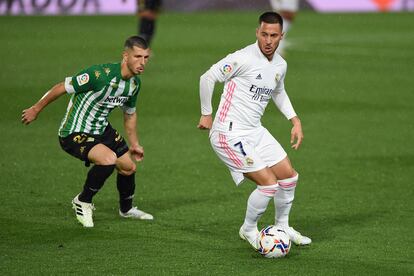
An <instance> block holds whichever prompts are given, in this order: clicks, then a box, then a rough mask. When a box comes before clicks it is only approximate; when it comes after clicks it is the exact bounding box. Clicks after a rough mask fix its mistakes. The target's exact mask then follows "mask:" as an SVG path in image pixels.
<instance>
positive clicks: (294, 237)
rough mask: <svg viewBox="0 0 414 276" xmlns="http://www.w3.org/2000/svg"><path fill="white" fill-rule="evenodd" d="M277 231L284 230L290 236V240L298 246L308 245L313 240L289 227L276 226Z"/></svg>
mask: <svg viewBox="0 0 414 276" xmlns="http://www.w3.org/2000/svg"><path fill="white" fill-rule="evenodd" d="M276 228H277V229H282V230H283V231H285V232H286V234H288V236H289V239H290V240H291V241H292V242H293V243H294V244H296V245H308V244H310V243H311V242H312V240H311V239H310V238H308V237H306V236H303V235H302V234H301V233H299V232H298V231H296V230H295V229H293V227H289V226H276Z"/></svg>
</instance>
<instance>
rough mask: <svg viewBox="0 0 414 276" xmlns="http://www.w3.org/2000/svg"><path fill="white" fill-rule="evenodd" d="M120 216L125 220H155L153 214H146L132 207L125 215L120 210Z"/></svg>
mask: <svg viewBox="0 0 414 276" xmlns="http://www.w3.org/2000/svg"><path fill="white" fill-rule="evenodd" d="M119 215H120V216H121V217H123V218H134V219H142V220H153V219H154V217H153V216H152V215H151V214H148V213H145V212H144V211H141V210H139V209H138V208H137V207H132V208H131V209H129V211H128V212H126V213H123V212H121V210H119Z"/></svg>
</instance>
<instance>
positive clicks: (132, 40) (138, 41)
mask: <svg viewBox="0 0 414 276" xmlns="http://www.w3.org/2000/svg"><path fill="white" fill-rule="evenodd" d="M134 46H137V47H139V48H141V49H144V50H145V49H147V48H148V43H147V41H146V40H145V39H144V38H142V37H140V36H138V35H134V36H130V37H128V38H127V40H125V44H124V47H125V49H127V48H128V49H132V48H133V47H134Z"/></svg>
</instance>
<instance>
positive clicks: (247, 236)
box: [239, 226, 259, 250]
mask: <svg viewBox="0 0 414 276" xmlns="http://www.w3.org/2000/svg"><path fill="white" fill-rule="evenodd" d="M239 236H240V238H241V239H242V240H245V241H248V242H249V243H250V245H251V246H252V247H253V248H254V250H258V249H259V245H258V244H257V237H258V236H259V231H258V230H257V229H256V230H253V231H250V232H246V231H244V229H243V226H242V227H240V230H239Z"/></svg>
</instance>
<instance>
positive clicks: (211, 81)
mask: <svg viewBox="0 0 414 276" xmlns="http://www.w3.org/2000/svg"><path fill="white" fill-rule="evenodd" d="M242 70H243V64H242V58H240V56H239V54H237V52H236V53H233V54H230V55H228V56H226V57H225V58H223V59H222V60H220V61H219V62H217V63H216V64H214V65H212V66H211V67H210V69H209V70H208V71H207V72H205V73H204V74H203V75H202V76H201V77H200V103H201V114H202V115H210V114H212V112H213V108H212V105H211V98H212V96H213V92H214V85H215V83H216V82H224V81H227V80H229V79H231V78H234V77H235V76H237V75H239V74H241V72H242Z"/></svg>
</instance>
